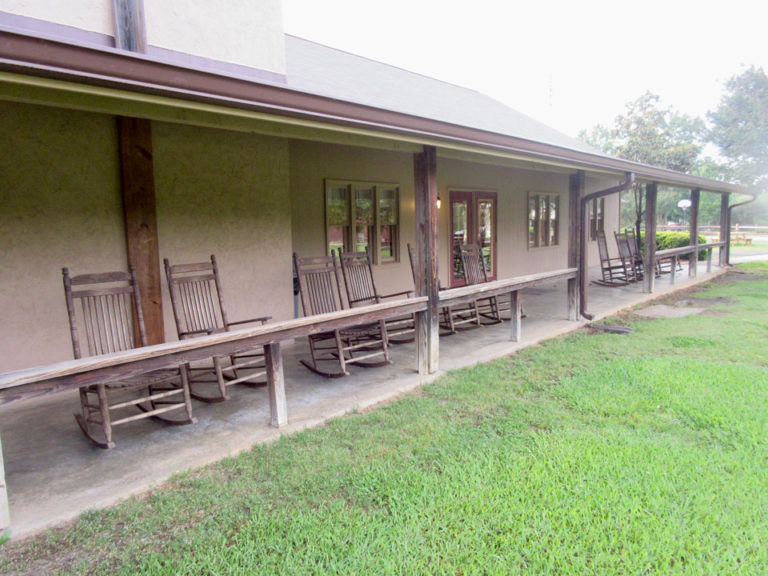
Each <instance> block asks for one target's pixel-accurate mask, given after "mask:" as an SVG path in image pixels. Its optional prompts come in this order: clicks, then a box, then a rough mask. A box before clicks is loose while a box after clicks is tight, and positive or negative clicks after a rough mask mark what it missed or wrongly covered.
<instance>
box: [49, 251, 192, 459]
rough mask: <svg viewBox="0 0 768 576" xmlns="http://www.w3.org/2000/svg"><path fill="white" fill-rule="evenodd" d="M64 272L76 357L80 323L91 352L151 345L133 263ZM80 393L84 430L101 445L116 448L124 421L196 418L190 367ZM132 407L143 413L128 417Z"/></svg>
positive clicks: (79, 355)
mask: <svg viewBox="0 0 768 576" xmlns="http://www.w3.org/2000/svg"><path fill="white" fill-rule="evenodd" d="M62 275H63V280H64V297H65V299H66V302H67V314H68V315H69V329H70V334H71V336H72V351H73V353H74V356H75V358H82V357H83V350H82V348H81V342H80V333H79V331H78V326H80V327H81V328H82V330H83V332H84V333H85V341H86V345H87V354H88V355H90V356H98V355H101V354H111V353H113V352H122V351H124V350H130V349H132V348H136V347H137V346H145V345H146V343H147V338H146V332H145V330H144V316H143V315H142V312H141V300H140V298H139V287H138V283H137V282H136V272H135V270H134V268H133V266H130V267H129V270H128V272H108V273H105V274H81V275H79V276H70V275H69V270H68V269H67V268H63V269H62ZM126 391H138V392H140V394H141V396H140V397H139V398H132V399H130V400H128V399H127V398H126V396H125V393H126ZM79 393H80V413H79V414H75V419H76V420H77V423H78V424H79V425H80V428H81V430H82V431H83V433H84V434H85V435H86V436H87V437H88V438H89V439H90V440H91V441H92V442H93V443H94V444H96V445H97V446H99V447H101V448H112V447H114V445H115V443H114V442H113V441H112V428H113V427H114V426H117V425H120V424H127V423H129V422H133V421H134V420H140V419H143V418H150V417H153V418H157V419H160V420H166V421H168V422H170V423H173V424H191V423H193V422H194V421H195V419H194V418H193V417H192V404H191V403H190V397H189V386H188V381H187V372H186V371H185V370H181V371H180V370H179V369H166V370H155V371H152V372H149V373H147V374H139V375H137V376H133V377H127V378H123V379H121V380H119V381H116V382H111V383H109V384H96V385H93V386H83V387H81V388H80V389H79ZM172 396H173V397H176V398H171V397H172ZM130 408H137V409H139V413H138V414H133V415H126V414H125V412H126V410H127V409H130ZM172 410H180V411H184V413H185V415H186V416H185V417H182V418H179V419H171V418H169V417H168V416H167V413H168V412H170V411H172Z"/></svg>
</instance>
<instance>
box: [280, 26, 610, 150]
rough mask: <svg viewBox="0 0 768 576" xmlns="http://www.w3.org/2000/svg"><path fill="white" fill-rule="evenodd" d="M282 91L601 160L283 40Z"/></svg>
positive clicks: (354, 60)
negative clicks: (284, 78)
mask: <svg viewBox="0 0 768 576" xmlns="http://www.w3.org/2000/svg"><path fill="white" fill-rule="evenodd" d="M285 47H286V67H287V85H288V87H290V88H294V89H297V90H301V91H304V92H309V93H313V94H317V95H319V96H325V97H329V98H334V99H338V100H343V101H346V102H354V103H357V104H364V105H367V106H373V107H376V108H382V109H385V110H391V111H393V112H400V113H403V114H410V115H414V116H419V117H421V118H429V119H431V120H437V121H440V122H447V123H449V124H455V125H458V126H466V127H469V128H477V129H480V130H484V131H487V132H494V133H497V134H502V135H505V136H512V137H515V138H523V139H525V140H532V141H534V142H543V143H547V144H552V145H554V146H561V147H563V148H568V149H571V150H579V151H582V152H588V153H592V154H601V153H600V152H599V151H598V150H595V149H594V148H592V147H590V146H588V145H587V144H585V143H583V142H581V141H579V140H577V139H575V138H571V137H570V136H567V135H565V134H563V133H561V132H558V131H557V130H555V129H553V128H550V127H549V126H546V125H545V124H542V123H541V122H539V121H537V120H534V119H533V118H531V117H530V116H526V115H525V114H521V113H520V112H518V111H516V110H513V109H512V108H510V107H509V106H506V105H505V104H502V103H501V102H499V101H498V100H495V99H493V98H491V97H489V96H486V95H485V94H481V93H480V92H477V91H476V90H471V89H469V88H464V87H461V86H457V85H455V84H451V83H449V82H443V81H441V80H437V79H435V78H430V77H428V76H424V75H422V74H417V73H415V72H410V71H408V70H404V69H403V68H398V67H396V66H390V65H388V64H384V63H382V62H377V61H375V60H371V59H369V58H365V57H362V56H358V55H356V54H351V53H349V52H344V51H343V50H337V49H335V48H331V47H328V46H324V45H322V44H318V43H316V42H312V41H310V40H305V39H303V38H298V37H296V36H291V35H288V34H287V35H286V37H285Z"/></svg>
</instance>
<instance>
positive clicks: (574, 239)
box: [568, 170, 586, 321]
mask: <svg viewBox="0 0 768 576" xmlns="http://www.w3.org/2000/svg"><path fill="white" fill-rule="evenodd" d="M585 180H586V172H584V170H579V171H578V172H576V173H575V174H572V175H571V178H570V182H569V187H568V268H578V266H579V226H580V225H582V224H581V223H582V219H581V214H580V213H579V211H580V208H581V197H582V196H583V195H584V186H585ZM568 319H569V320H573V321H576V320H578V319H579V281H578V277H577V278H571V279H569V280H568Z"/></svg>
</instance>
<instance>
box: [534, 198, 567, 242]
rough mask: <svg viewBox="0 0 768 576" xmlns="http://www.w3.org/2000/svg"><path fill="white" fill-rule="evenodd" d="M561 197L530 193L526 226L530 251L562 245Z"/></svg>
mask: <svg viewBox="0 0 768 576" xmlns="http://www.w3.org/2000/svg"><path fill="white" fill-rule="evenodd" d="M560 196H561V194H560V193H558V192H528V208H527V210H526V224H527V229H528V249H529V250H530V249H531V248H551V247H554V246H559V245H560V221H561V220H562V211H561V207H560V205H561V202H560ZM542 208H543V209H542ZM553 210H554V211H553Z"/></svg>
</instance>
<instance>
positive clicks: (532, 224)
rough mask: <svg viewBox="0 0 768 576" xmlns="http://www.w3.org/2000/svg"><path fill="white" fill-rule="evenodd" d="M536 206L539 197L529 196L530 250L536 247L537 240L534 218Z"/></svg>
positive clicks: (535, 220) (536, 227)
mask: <svg viewBox="0 0 768 576" xmlns="http://www.w3.org/2000/svg"><path fill="white" fill-rule="evenodd" d="M538 205H539V197H538V196H536V195H535V194H530V195H529V196H528V246H529V247H531V248H533V247H535V246H536V239H537V238H538V232H537V230H538V218H537V217H536V212H537V210H536V209H537V207H538Z"/></svg>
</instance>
